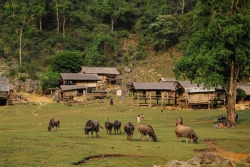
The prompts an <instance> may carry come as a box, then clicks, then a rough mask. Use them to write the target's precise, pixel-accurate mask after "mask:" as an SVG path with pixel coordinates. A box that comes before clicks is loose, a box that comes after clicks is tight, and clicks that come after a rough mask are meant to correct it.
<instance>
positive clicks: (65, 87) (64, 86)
mask: <svg viewBox="0 0 250 167" xmlns="http://www.w3.org/2000/svg"><path fill="white" fill-rule="evenodd" d="M60 87H61V89H62V91H66V90H78V89H87V87H86V86H84V85H61V86H60Z"/></svg>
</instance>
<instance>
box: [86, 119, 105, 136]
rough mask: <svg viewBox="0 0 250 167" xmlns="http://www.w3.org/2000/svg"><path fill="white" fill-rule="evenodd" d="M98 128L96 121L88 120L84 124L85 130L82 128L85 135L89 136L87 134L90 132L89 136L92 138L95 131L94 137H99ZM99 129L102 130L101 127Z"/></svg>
mask: <svg viewBox="0 0 250 167" xmlns="http://www.w3.org/2000/svg"><path fill="white" fill-rule="evenodd" d="M99 127H101V126H100V124H99V122H98V121H97V120H88V122H87V123H86V125H85V128H84V130H85V134H86V135H88V136H89V132H90V131H91V135H92V137H93V132H94V131H95V133H96V137H98V136H99V135H98V132H99ZM101 128H103V127H101Z"/></svg>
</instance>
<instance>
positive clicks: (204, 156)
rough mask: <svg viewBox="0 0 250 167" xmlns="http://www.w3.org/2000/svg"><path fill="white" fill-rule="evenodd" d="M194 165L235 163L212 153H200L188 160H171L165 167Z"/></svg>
mask: <svg viewBox="0 0 250 167" xmlns="http://www.w3.org/2000/svg"><path fill="white" fill-rule="evenodd" d="M176 166H178V167H194V166H235V164H234V163H233V162H231V161H229V160H227V159H224V158H222V157H220V156H218V155H216V154H213V153H208V152H205V153H201V154H198V155H196V156H195V157H194V158H192V159H190V160H188V161H178V160H173V161H171V162H169V163H167V164H166V165H165V167H176Z"/></svg>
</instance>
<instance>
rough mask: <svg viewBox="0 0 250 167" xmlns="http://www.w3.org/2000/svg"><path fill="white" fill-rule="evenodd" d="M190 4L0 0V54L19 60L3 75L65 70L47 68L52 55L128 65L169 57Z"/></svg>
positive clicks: (174, 0)
mask: <svg viewBox="0 0 250 167" xmlns="http://www.w3.org/2000/svg"><path fill="white" fill-rule="evenodd" d="M195 4H196V3H195V0H103V1H101V0H1V2H0V58H4V60H5V62H11V61H13V60H15V61H16V62H17V63H18V64H19V66H18V68H14V67H13V68H10V71H9V72H7V73H6V72H5V73H4V74H3V75H7V76H10V77H11V76H15V75H17V74H18V73H28V74H29V77H31V78H32V79H38V76H37V75H36V74H35V73H34V71H37V72H43V71H44V70H45V69H46V70H48V69H52V70H53V71H54V72H67V71H60V69H55V68H53V62H55V61H57V60H54V57H55V56H56V55H57V54H62V55H66V56H67V55H77V57H79V56H80V57H81V58H80V60H79V61H80V62H78V64H79V63H80V64H82V65H85V66H124V65H127V66H131V63H133V62H137V61H140V60H145V61H146V62H145V64H147V59H148V58H149V57H151V56H154V57H158V56H159V57H160V58H164V56H165V57H166V56H169V57H171V58H173V57H174V55H173V52H175V51H172V48H174V46H176V45H177V44H180V37H182V38H183V37H185V36H186V35H187V27H188V24H187V23H184V22H188V21H187V19H186V18H187V16H189V15H188V13H189V12H190V11H192V9H193V8H194V6H195ZM186 14H187V16H186ZM179 49H180V47H179ZM64 52H66V53H64ZM61 57H63V56H61ZM151 59H152V58H151ZM153 59H154V58H153ZM60 60H61V59H60ZM159 60H160V59H159ZM72 61H73V62H75V60H72ZM150 61H151V60H150ZM151 63H152V62H151ZM66 64H67V63H66ZM73 64H74V63H73ZM51 66H52V68H51ZM168 66H171V64H170V65H168ZM131 68H134V67H131ZM55 70H59V71H55ZM70 71H71V70H69V71H68V72H70Z"/></svg>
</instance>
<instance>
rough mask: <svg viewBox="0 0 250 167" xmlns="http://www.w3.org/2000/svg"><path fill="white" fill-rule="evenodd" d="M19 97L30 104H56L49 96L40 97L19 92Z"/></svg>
mask: <svg viewBox="0 0 250 167" xmlns="http://www.w3.org/2000/svg"><path fill="white" fill-rule="evenodd" d="M17 95H18V96H22V99H23V100H25V101H28V102H35V103H55V101H54V100H53V99H51V98H49V97H47V96H40V95H37V94H31V93H26V92H18V93H17Z"/></svg>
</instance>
